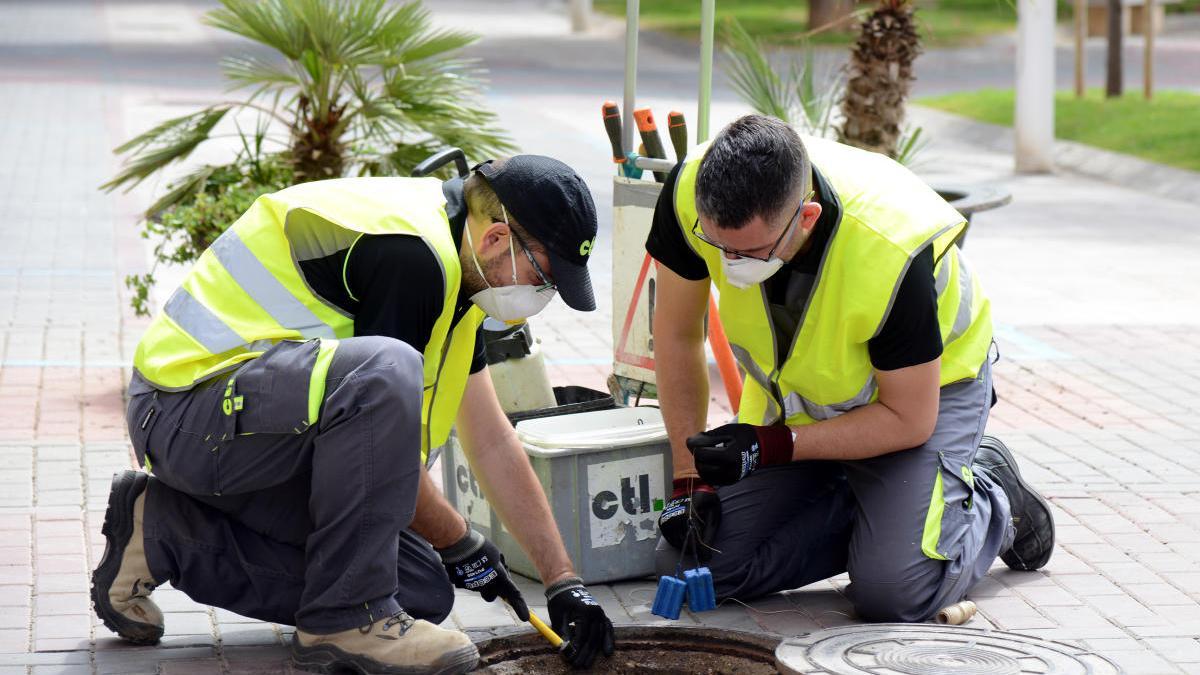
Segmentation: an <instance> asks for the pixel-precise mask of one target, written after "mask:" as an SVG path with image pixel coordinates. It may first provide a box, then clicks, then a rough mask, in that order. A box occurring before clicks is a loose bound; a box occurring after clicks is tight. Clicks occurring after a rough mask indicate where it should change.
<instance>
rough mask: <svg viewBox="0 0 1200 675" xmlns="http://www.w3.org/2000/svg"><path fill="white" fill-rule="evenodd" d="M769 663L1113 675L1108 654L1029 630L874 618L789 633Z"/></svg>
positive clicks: (832, 668) (939, 674)
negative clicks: (799, 633) (800, 634)
mask: <svg viewBox="0 0 1200 675" xmlns="http://www.w3.org/2000/svg"><path fill="white" fill-rule="evenodd" d="M775 664H776V665H777V666H778V667H779V670H780V672H783V673H789V674H790V675H798V674H800V673H803V674H804V675H813V674H820V673H825V674H827V675H1013V674H1016V673H1041V674H1043V675H1112V674H1115V673H1120V672H1121V671H1120V669H1119V668H1117V666H1116V665H1114V664H1113V663H1112V662H1111V661H1109V660H1108V659H1106V658H1104V657H1102V656H1099V655H1096V654H1093V653H1091V652H1088V651H1084V650H1082V649H1079V648H1077V647H1072V646H1070V645H1065V644H1062V643H1058V642H1049V641H1047V640H1042V639H1039V638H1035V637H1030V636H1028V635H1019V634H1017V633H1006V632H1002V631H995V630H985V629H980V628H964V627H961V626H938V625H933V624H907V623H879V624H867V625H857V626H842V627H839V628H829V629H826V630H822V631H817V632H815V633H810V634H808V635H806V636H804V637H799V638H789V639H787V640H784V641H783V642H781V643H780V644H779V647H777V648H776V649H775Z"/></svg>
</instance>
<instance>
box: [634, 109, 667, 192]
mask: <svg viewBox="0 0 1200 675" xmlns="http://www.w3.org/2000/svg"><path fill="white" fill-rule="evenodd" d="M633 119H635V120H637V128H638V133H640V134H641V136H642V145H643V146H645V148H646V153H645V154H646V156H647V157H653V158H654V159H666V158H667V153H666V151H665V150H663V144H662V138H660V137H659V135H658V125H657V124H655V122H654V113H653V112H651V111H650V109H649V108H638V109H637V110H634V111H633ZM654 180H656V181H658V182H659V183H664V182H666V180H667V173H666V172H665V171H655V172H654Z"/></svg>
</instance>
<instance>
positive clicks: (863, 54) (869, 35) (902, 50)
mask: <svg viewBox="0 0 1200 675" xmlns="http://www.w3.org/2000/svg"><path fill="white" fill-rule="evenodd" d="M920 53H921V37H920V35H919V34H918V33H917V27H916V22H915V21H914V20H913V6H912V2H911V1H910V0H881V2H880V4H879V6H878V7H877V8H876V9H875V11H874V12H872V13H871V14H870V15H868V16H867V17H866V18H865V19H864V20H863V22H862V26H861V28H860V30H859V36H858V38H857V39H856V40H855V43H854V47H853V49H852V51H851V55H850V64H849V78H848V79H847V81H846V94H845V96H844V97H843V98H842V115H843V117H844V122H843V123H842V126H841V128H840V129H839V130H838V140H840V141H841V142H843V143H848V144H850V145H854V146H857V147H860V148H865V149H867V150H872V151H875V152H881V153H884V154H887V155H889V156H891V157H897V156H902V155H904V154H905V152H906V146H908V150H911V145H912V143H913V142H915V137H912V136H910V137H909V139H908V140H906V141H902V137H903V136H904V131H903V129H902V125H903V123H904V102H905V100H906V99H907V98H908V93H909V89H910V87H911V86H912V81H913V68H912V65H913V61H914V60H915V59H916V58H917V56H918V55H919V54H920Z"/></svg>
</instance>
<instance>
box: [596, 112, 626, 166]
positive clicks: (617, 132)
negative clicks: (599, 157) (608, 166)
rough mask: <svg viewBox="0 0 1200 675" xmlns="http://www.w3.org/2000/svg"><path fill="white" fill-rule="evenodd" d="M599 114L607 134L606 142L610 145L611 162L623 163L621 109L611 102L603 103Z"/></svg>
mask: <svg viewBox="0 0 1200 675" xmlns="http://www.w3.org/2000/svg"><path fill="white" fill-rule="evenodd" d="M600 114H601V115H602V116H603V117H604V130H605V131H606V132H608V142H609V144H611V145H612V156H613V162H614V163H616V164H624V163H625V151H624V150H623V149H622V148H621V109H620V108H618V107H617V104H616V103H614V102H612V101H605V102H604V103H603V104H602V105H601V106H600Z"/></svg>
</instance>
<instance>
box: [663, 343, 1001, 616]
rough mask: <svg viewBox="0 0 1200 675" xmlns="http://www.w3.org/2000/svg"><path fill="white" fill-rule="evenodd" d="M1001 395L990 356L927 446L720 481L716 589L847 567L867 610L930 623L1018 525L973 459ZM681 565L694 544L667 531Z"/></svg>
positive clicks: (748, 594)
mask: <svg viewBox="0 0 1200 675" xmlns="http://www.w3.org/2000/svg"><path fill="white" fill-rule="evenodd" d="M991 401H992V379H991V366H990V364H984V367H983V368H982V370H981V371H980V373H979V376H978V378H976V379H975V380H971V381H968V382H960V383H955V384H952V385H950V386H947V387H943V388H942V392H941V400H940V403H939V410H938V419H937V426H936V428H935V430H934V432H933V435H932V436H931V437H930V439H929V440H928V441H927V442H926V443H925V444H923V445H921V446H920V447H916V448H911V449H908V450H902V451H899V452H894V453H891V454H887V455H881V456H879V457H873V458H870V459H864V460H856V461H845V462H832V461H829V462H826V461H811V462H793V463H791V464H787V465H783V466H776V467H768V468H765V469H762V470H760V471H756V472H754V473H753V474H751V475H750V476H748V477H747V478H746V479H745V480H742V481H740V482H738V483H735V484H733V485H730V486H727V487H723V488H719V489H718V490H717V494H718V495H719V496H720V498H721V513H722V520H721V526H720V529H719V531H718V532H717V535H716V541H715V542H712V547H713V548H714V549H715V550H716V552H714V553H713V557H712V559H711V560H710V561H709V562H708V563H707V564H708V567H709V569H710V570H711V571H712V575H713V582H714V584H715V586H716V591H717V596H718V597H719V598H730V597H732V598H737V599H739V600H748V599H751V598H756V597H760V596H763V595H766V594H768V593H774V592H777V591H783V590H790V589H795V588H800V587H801V586H806V585H808V584H810V583H813V582H816V581H820V580H822V579H827V578H829V577H832V576H836V575H838V574H841V573H842V572H847V571H848V572H849V573H850V585H849V587H847V589H846V595H847V596H848V598H849V599H850V601H851V603H853V605H854V608H855V610H856V612H857V613H858V615H859V616H860V617H861V618H863V619H867V620H872V621H924V620H927V619H929V618H930V617H932V616H933V615H934V614H936V613H937V611H938V610H939V609H941V608H942V607H945V606H946V605H949V604H952V603H955V602H958V601H959V600H961V599H962V598H963V596H964V595H965V594H966V593H967V591H968V590H970V588H971V586H973V585H974V584H975V582H976V581H978V580H979V579H980V578H982V577H983V576H984V575H985V574H986V573H987V570H988V568H989V567H991V565H992V562H993V561H994V560H995V559H996V556H998V555H999V554H1000V553H1002V552H1003V551H1005V550H1007V548H1008V547H1009V546H1010V545H1011V544H1012V537H1013V534H1014V532H1013V526H1012V522H1011V519H1010V517H1009V505H1008V497H1007V496H1006V495H1005V494H1004V491H1003V489H1001V487H1000V486H999V484H997V483H996V482H995V481H993V480H992V479H991V478H990V477H989V476H987V475H986V474H984V472H983V471H980V470H978V469H976V468H973V467H972V462H973V461H974V459H975V453H976V451H977V450H978V449H979V442H980V439H981V437H982V436H983V430H984V426H985V425H986V423H987V417H988V410H989V409H990V407H991ZM964 469H965V470H964ZM939 489H940V494H939ZM939 510H940V512H941V513H940V516H939V515H938V511H939ZM681 564H682V567H684V568H688V567H692V566H694V565H695V561H694V559H691V556H690V551H689V556H688V557H687V558H684V557H683V556H682V555H681V553H680V551H679V550H678V549H675V548H672V547H671V546H670V545H669V544H667V543H666V542H665V540H662V539H660V540H659V543H658V551H657V557H656V567H657V571H658V573H659V574H674V573H675V571H676V569H677V568H679V567H680V565H681Z"/></svg>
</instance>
